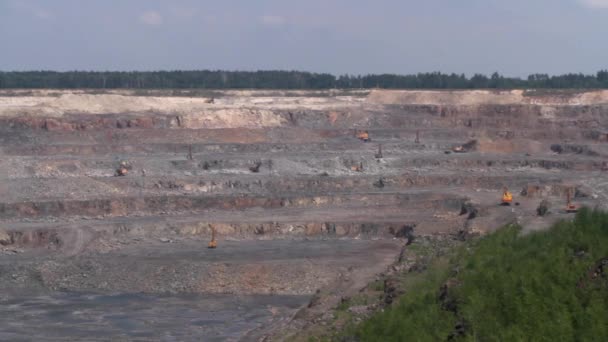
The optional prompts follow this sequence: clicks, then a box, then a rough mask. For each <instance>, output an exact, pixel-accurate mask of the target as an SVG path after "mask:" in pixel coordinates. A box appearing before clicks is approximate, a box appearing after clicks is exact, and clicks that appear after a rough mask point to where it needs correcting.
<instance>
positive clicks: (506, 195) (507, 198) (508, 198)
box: [500, 186, 513, 205]
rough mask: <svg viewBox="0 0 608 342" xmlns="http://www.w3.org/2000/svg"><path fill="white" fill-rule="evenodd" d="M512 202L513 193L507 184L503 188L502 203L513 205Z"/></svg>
mask: <svg viewBox="0 0 608 342" xmlns="http://www.w3.org/2000/svg"><path fill="white" fill-rule="evenodd" d="M512 202H513V194H512V193H511V192H510V191H509V189H508V188H507V187H506V186H505V187H504V188H502V200H501V202H500V204H501V205H511V203H512Z"/></svg>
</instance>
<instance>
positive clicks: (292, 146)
mask: <svg viewBox="0 0 608 342" xmlns="http://www.w3.org/2000/svg"><path fill="white" fill-rule="evenodd" d="M176 94H177V95H179V96H175V95H176ZM9 95H10V96H9ZM141 95H142V94H135V93H133V92H129V91H110V92H105V93H103V94H97V93H95V92H83V91H75V92H67V91H33V92H31V91H30V92H24V91H13V92H7V91H5V92H2V93H1V94H0V177H1V178H2V181H1V182H0V194H1V195H2V199H1V200H0V288H2V289H4V290H5V293H7V294H8V293H11V292H12V291H13V290H16V289H18V288H21V290H20V291H17V292H19V293H15V294H14V298H23V297H24V296H26V297H27V296H28V294H30V295H33V294H36V295H42V296H46V297H43V298H46V299H49V300H50V301H52V300H51V298H53V296H65V293H64V292H65V291H68V293H72V292H74V291H86V292H87V293H95V294H99V295H101V296H104V295H108V294H116V293H140V292H144V293H147V294H148V295H150V296H156V295H159V294H161V293H167V292H169V293H172V294H173V295H174V296H181V295H184V294H190V295H202V296H205V295H209V294H221V293H223V294H226V293H231V294H238V295H251V296H257V295H271V296H272V295H298V296H299V295H303V296H311V295H312V294H313V293H314V292H315V291H316V290H317V289H319V288H328V287H329V288H335V289H337V290H336V293H337V294H336V297H335V298H333V299H328V303H326V304H325V305H331V304H332V303H333V302H332V300H334V301H335V300H336V298H338V299H339V294H338V293H347V292H348V291H356V289H357V287H358V286H362V285H363V284H365V282H366V281H368V280H369V279H371V278H373V275H374V274H375V273H378V272H381V271H382V270H384V269H385V268H386V267H387V266H388V265H390V264H391V262H392V261H393V260H394V259H395V258H396V257H397V256H398V255H399V252H400V250H401V248H402V246H403V245H404V244H405V240H404V234H403V232H404V231H405V230H404V229H409V227H415V228H414V234H415V235H431V234H440V235H446V236H453V237H454V238H464V237H467V236H469V235H475V234H483V233H484V232H487V231H491V230H493V229H496V228H497V227H500V226H501V225H503V224H506V223H509V222H520V223H522V224H524V225H525V226H526V229H527V230H534V229H542V228H544V227H546V226H548V225H549V224H550V223H551V222H553V221H555V220H556V219H561V218H568V217H569V215H568V214H565V213H563V207H564V205H565V194H566V192H567V191H568V190H569V189H575V190H576V198H575V202H577V203H578V204H580V205H583V204H584V205H589V206H595V205H597V206H600V207H604V208H605V206H606V203H608V202H607V201H606V199H607V197H606V193H607V192H606V190H607V188H608V177H607V176H608V165H606V156H607V155H608V130H607V129H606V127H608V95H607V94H606V92H589V93H581V92H557V93H550V92H549V93H538V92H530V91H528V92H523V91H503V92H490V91H471V92H462V91H458V92H436V91H426V92H423V91H409V92H408V91H378V90H374V91H359V92H340V91H333V92H302V91H297V92H288V91H282V92H263V91H242V92H239V91H229V92H212V93H204V92H201V93H197V94H194V95H195V96H193V97H188V96H184V95H185V94H183V93H175V92H163V91H151V92H150V94H147V95H153V96H141ZM191 95H192V94H191ZM211 96H213V101H210V99H211ZM355 130H367V131H369V133H370V136H371V142H367V143H365V142H362V141H360V140H358V139H357V138H356V137H355ZM417 135H418V139H419V140H418V141H416V136H417ZM473 140H474V141H476V144H475V147H474V148H473V149H472V150H470V151H469V152H468V153H449V151H451V149H452V147H454V146H457V145H461V144H464V143H466V142H468V141H473ZM380 149H381V152H382V156H380V155H379V152H380V151H379V150H380ZM121 161H127V162H128V164H129V168H130V170H129V173H128V174H127V175H126V176H124V177H116V176H115V172H116V170H117V168H118V167H119V165H120V162H121ZM357 168H359V170H357ZM503 186H507V187H509V188H510V189H511V191H513V192H514V195H515V200H516V202H518V203H519V205H517V206H516V205H514V206H512V207H500V206H498V205H497V204H498V202H499V199H500V195H501V189H502V187H503ZM542 199H547V200H548V201H549V202H550V203H551V207H552V208H551V212H552V213H551V214H550V215H549V216H547V217H542V218H541V217H537V216H536V213H535V209H536V207H537V206H538V204H539V203H540V201H541V200H542ZM463 208H465V209H466V208H469V209H468V210H469V211H470V210H471V209H470V208H474V209H475V215H470V212H466V213H465V211H466V210H464V209H463ZM212 227H213V228H215V229H216V230H217V231H218V234H219V237H220V241H219V245H220V247H219V249H218V250H215V251H210V250H207V249H206V248H204V247H205V245H206V241H207V239H208V238H209V235H210V231H211V228H212ZM266 240H268V241H266ZM57 291H61V292H57ZM340 291H342V292H340ZM6 296H7V297H6V298H3V300H8V301H10V300H12V299H11V296H10V295H6ZM67 296H68V297H69V296H70V295H69V294H68V295H67ZM14 298H13V299H14ZM70 298H71V297H70ZM150 298H153V297H150ZM175 298H178V297H175ZM79 300H80V299H79ZM79 300H76V302H78V301H79ZM175 300H176V301H177V302H178V301H179V299H175ZM151 302H154V300H152V301H151ZM47 304H48V303H47ZM40 305H42V306H44V305H46V304H44V303H42V304H40ZM66 305H68V304H66ZM69 305H71V304H69ZM290 305H291V304H290ZM290 305H288V308H285V309H281V310H279V311H277V313H276V314H273V315H274V316H273V315H270V316H264V317H267V318H264V319H260V320H255V324H253V325H247V327H246V328H243V329H240V330H239V331H232V332H229V333H226V334H228V335H230V334H234V336H244V334H245V333H247V331H249V330H251V329H255V328H259V329H260V330H259V331H264V327H265V326H276V321H281V322H283V321H284V320H286V319H287V318H289V317H291V315H293V313H294V312H295V310H296V309H295V308H294V307H293V305H291V306H290ZM233 309H234V310H233V311H232V312H233V314H234V315H236V316H234V317H237V316H239V315H240V313H239V311H238V310H237V309H236V308H233ZM258 309H259V308H252V309H251V310H258ZM228 311H230V309H228ZM252 312H253V311H252ZM97 314H101V313H97ZM134 315H137V314H134ZM227 315H229V314H227ZM239 317H241V316H239ZM287 321H288V320H287ZM287 321H285V322H287ZM27 324H38V323H34V322H33V321H30V323H27ZM7 329H8V328H6V327H2V326H0V331H3V330H4V331H8V330H7ZM134 329H135V328H134ZM137 329H143V331H140V330H137ZM137 329H135V330H137V332H138V333H142V334H146V331H145V327H142V326H138V328H137ZM166 329H168V330H167V331H169V330H171V328H170V327H167V328H166ZM102 330H103V329H102ZM119 330H120V329H119ZM135 330H131V333H134V331H135ZM237 330H238V329H237ZM201 331H202V330H201ZM13 332H14V331H13ZM14 333H15V334H18V332H14ZM147 333H150V331H149V330H148V331H147ZM189 333H192V335H189V337H188V338H192V339H194V340H196V337H197V334H196V329H194V330H193V331H189ZM106 334H116V335H115V336H122V335H120V334H127V335H129V329H128V328H126V330H120V331H118V330H112V329H108V330H106ZM228 335H222V336H228ZM0 336H2V335H1V334H0ZM7 336H8V335H7ZM11 336H13V335H11ZM14 336H18V335H14ZM68 336H73V335H70V333H69V332H66V335H64V337H68ZM132 336H135V335H132ZM147 336H149V335H147ZM231 336H232V335H231ZM256 336H257V335H256Z"/></svg>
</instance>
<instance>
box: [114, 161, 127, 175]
mask: <svg viewBox="0 0 608 342" xmlns="http://www.w3.org/2000/svg"><path fill="white" fill-rule="evenodd" d="M130 168H131V166H130V165H129V163H127V162H126V161H121V162H120V166H118V169H116V173H115V176H117V177H124V176H126V175H127V173H129V169H130Z"/></svg>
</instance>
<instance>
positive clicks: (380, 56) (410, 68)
mask: <svg viewBox="0 0 608 342" xmlns="http://www.w3.org/2000/svg"><path fill="white" fill-rule="evenodd" d="M0 47H1V49H0V70H5V71H6V70H39V69H45V70H156V69H166V70H173V69H229V70H257V69H290V70H291V69H296V70H306V71H317V72H330V73H334V74H343V73H351V74H359V73H363V74H365V73H384V72H387V73H402V74H403V73H416V72H426V71H442V72H457V73H466V74H469V75H470V74H472V73H475V72H481V73H487V74H489V73H491V72H494V71H499V72H500V73H503V74H506V75H512V76H525V75H528V74H529V73H536V72H540V73H549V74H560V73H566V72H584V73H594V72H595V71H597V70H599V69H607V68H608V0H502V1H499V0H418V1H413V0H375V1H372V0H369V1H363V0H306V1H302V0H257V1H256V0H222V1H217V0H216V1H205V0H199V1H194V0H171V1H169V0H167V1H161V0H86V1H85V0H46V1H45V0H0Z"/></svg>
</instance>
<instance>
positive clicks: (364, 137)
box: [355, 131, 371, 142]
mask: <svg viewBox="0 0 608 342" xmlns="http://www.w3.org/2000/svg"><path fill="white" fill-rule="evenodd" d="M355 136H356V137H357V139H359V140H361V141H364V142H370V141H371V139H370V138H369V132H368V131H355Z"/></svg>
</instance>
